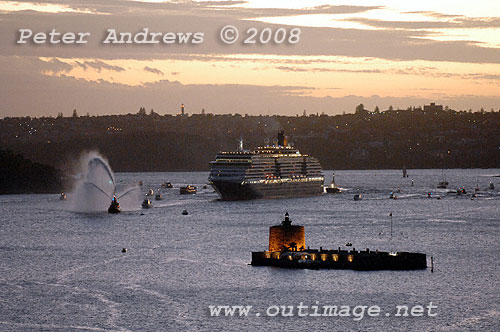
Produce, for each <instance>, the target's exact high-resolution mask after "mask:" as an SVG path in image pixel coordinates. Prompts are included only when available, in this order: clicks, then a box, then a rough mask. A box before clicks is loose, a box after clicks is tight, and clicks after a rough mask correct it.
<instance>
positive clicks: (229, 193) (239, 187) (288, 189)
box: [212, 180, 323, 201]
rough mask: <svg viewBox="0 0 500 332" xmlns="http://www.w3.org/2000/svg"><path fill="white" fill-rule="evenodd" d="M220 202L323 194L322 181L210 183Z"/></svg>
mask: <svg viewBox="0 0 500 332" xmlns="http://www.w3.org/2000/svg"><path fill="white" fill-rule="evenodd" d="M212 186H213V187H214V189H215V191H216V192H217V193H218V194H219V196H220V198H221V200H225V201H235V200H248V199H263V198H290V197H308V196H316V195H321V194H322V193H323V181H320V180H314V181H288V182H278V183H276V182H272V183H265V182H262V183H245V182H244V183H241V182H232V181H212Z"/></svg>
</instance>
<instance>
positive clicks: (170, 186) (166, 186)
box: [161, 182, 174, 188]
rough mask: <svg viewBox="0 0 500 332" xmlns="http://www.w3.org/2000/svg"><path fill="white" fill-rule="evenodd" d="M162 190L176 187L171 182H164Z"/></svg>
mask: <svg viewBox="0 0 500 332" xmlns="http://www.w3.org/2000/svg"><path fill="white" fill-rule="evenodd" d="M161 187H162V188H173V187H174V186H173V185H172V184H171V183H170V182H163V183H162V184H161Z"/></svg>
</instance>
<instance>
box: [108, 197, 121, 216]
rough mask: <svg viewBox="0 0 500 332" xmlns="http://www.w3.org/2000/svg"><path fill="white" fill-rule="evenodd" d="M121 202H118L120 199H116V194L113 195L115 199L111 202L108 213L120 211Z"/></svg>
mask: <svg viewBox="0 0 500 332" xmlns="http://www.w3.org/2000/svg"><path fill="white" fill-rule="evenodd" d="M120 211H121V210H120V204H119V203H118V200H117V199H116V196H113V199H112V200H111V204H110V205H109V208H108V213H120Z"/></svg>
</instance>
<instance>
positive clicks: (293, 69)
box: [275, 66, 382, 74]
mask: <svg viewBox="0 0 500 332" xmlns="http://www.w3.org/2000/svg"><path fill="white" fill-rule="evenodd" d="M275 68H276V69H278V70H282V71H288V72H312V73H314V72H337V73H365V74H366V73H368V74H379V73H382V70H380V69H341V68H318V67H315V68H304V67H292V66H277V67H275Z"/></svg>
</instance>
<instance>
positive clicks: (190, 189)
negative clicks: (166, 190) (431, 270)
mask: <svg viewBox="0 0 500 332" xmlns="http://www.w3.org/2000/svg"><path fill="white" fill-rule="evenodd" d="M179 193H180V194H181V195H189V194H196V187H195V186H192V185H190V184H189V185H187V186H185V187H180V188H179Z"/></svg>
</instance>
